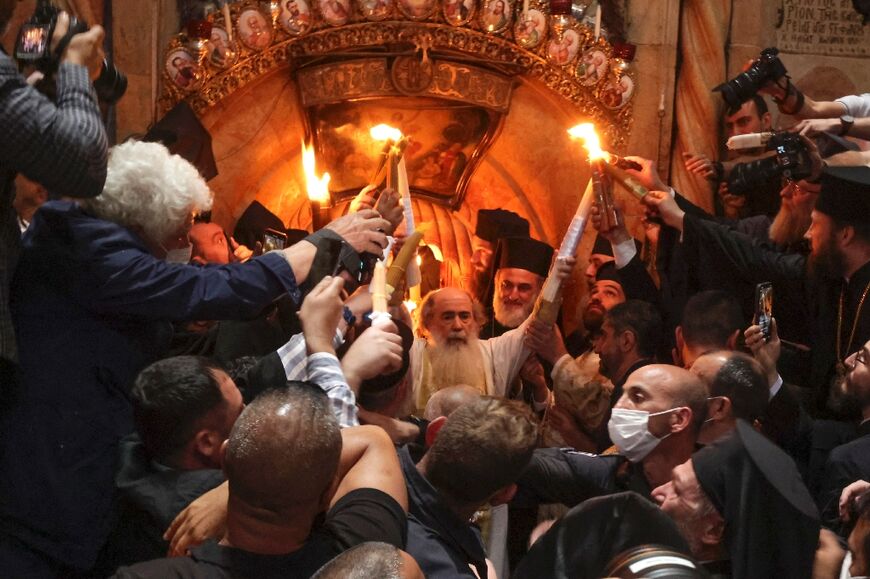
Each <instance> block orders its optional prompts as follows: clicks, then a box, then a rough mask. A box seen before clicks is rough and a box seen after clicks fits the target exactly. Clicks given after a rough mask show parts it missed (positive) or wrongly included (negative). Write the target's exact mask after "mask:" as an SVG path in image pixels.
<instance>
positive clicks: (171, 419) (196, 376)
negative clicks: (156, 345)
mask: <svg viewBox="0 0 870 579" xmlns="http://www.w3.org/2000/svg"><path fill="white" fill-rule="evenodd" d="M222 371H223V369H222V368H221V367H220V366H219V365H218V364H217V363H216V362H213V361H212V360H209V359H207V358H202V357H200V356H175V357H173V358H166V359H164V360H160V361H158V362H155V363H153V364H151V365H150V366H148V367H147V368H145V369H144V370H142V371H141V372H140V373H139V376H137V377H136V381H135V382H134V384H133V389H132V391H131V393H130V396H131V398H132V402H133V417H134V420H135V422H136V429H137V431H138V432H139V436H140V437H141V438H142V442H143V444H144V445H145V450H147V451H148V453H149V454H150V455H151V457H152V458H153V459H155V460H158V461H161V462H165V461H168V460H169V459H171V458H173V457H174V456H175V454H176V453H177V452H178V451H180V450H181V449H182V448H184V446H185V445H187V443H188V442H189V441H190V439H191V437H193V435H194V434H195V433H196V431H197V429H198V428H199V426H200V425H199V421H200V419H202V418H203V417H204V416H205V415H207V414H208V413H209V412H211V411H212V410H214V409H215V408H218V407H219V406H220V405H222V404H224V397H223V394H222V393H221V389H220V384H219V383H218V380H217V374H216V373H217V372H222Z"/></svg>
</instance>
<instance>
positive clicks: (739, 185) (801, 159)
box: [728, 132, 812, 195]
mask: <svg viewBox="0 0 870 579" xmlns="http://www.w3.org/2000/svg"><path fill="white" fill-rule="evenodd" d="M760 146H764V147H765V149H767V150H768V151H773V152H774V154H773V155H771V156H768V157H764V158H761V159H756V160H754V161H749V162H748V163H739V164H737V165H735V166H734V167H733V168H732V169H731V172H730V173H729V174H728V192H729V193H731V194H733V195H746V194H747V193H749V192H750V191H752V190H753V189H756V188H757V187H758V186H759V184H762V183H765V182H767V181H768V180H769V179H771V178H773V177H774V176H780V177H785V178H786V179H791V180H793V181H798V180H800V179H805V178H807V177H809V176H810V174H811V173H812V158H811V157H810V153H809V151H808V150H807V147H806V145H805V144H804V142H803V141H802V140H801V137H800V135H798V134H797V133H789V132H781V133H753V134H750V135H739V136H737V137H732V138H731V139H729V140H728V148H729V149H745V148H755V147H760Z"/></svg>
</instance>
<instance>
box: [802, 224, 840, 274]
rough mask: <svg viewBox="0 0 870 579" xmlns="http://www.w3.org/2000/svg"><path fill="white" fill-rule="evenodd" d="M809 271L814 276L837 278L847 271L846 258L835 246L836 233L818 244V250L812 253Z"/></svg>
mask: <svg viewBox="0 0 870 579" xmlns="http://www.w3.org/2000/svg"><path fill="white" fill-rule="evenodd" d="M808 263H809V271H810V274H811V275H812V276H813V277H816V278H828V279H837V278H841V277H843V274H844V273H845V271H846V260H845V258H844V257H843V253H842V252H841V251H840V250H839V249H837V248H836V247H835V246H834V233H833V232H831V235H830V237H828V239H826V240H824V242H823V243H822V244H820V245H819V246H818V250H816V251H814V252H813V253H811V254H810V258H809V261H808Z"/></svg>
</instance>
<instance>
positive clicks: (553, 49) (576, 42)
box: [547, 28, 580, 64]
mask: <svg viewBox="0 0 870 579" xmlns="http://www.w3.org/2000/svg"><path fill="white" fill-rule="evenodd" d="M579 49H580V35H579V34H578V33H577V31H576V30H573V29H571V28H569V29H567V30H564V31H562V34H561V35H557V36H554V37H553V38H552V39H551V40H550V42H549V43H548V44H547V58H549V59H550V62H552V63H553V64H568V63H569V62H571V61H572V60H574V59H575V58H576V57H577V52H578V50H579Z"/></svg>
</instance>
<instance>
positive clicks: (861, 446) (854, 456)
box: [828, 434, 870, 474]
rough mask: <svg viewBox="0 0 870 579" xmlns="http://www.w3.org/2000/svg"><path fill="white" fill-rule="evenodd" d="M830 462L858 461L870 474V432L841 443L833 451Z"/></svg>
mask: <svg viewBox="0 0 870 579" xmlns="http://www.w3.org/2000/svg"><path fill="white" fill-rule="evenodd" d="M828 460H829V462H830V463H832V464H836V463H846V462H851V463H856V464H859V465H861V466H862V467H863V470H866V471H867V473H868V474H870V434H865V435H864V436H859V437H858V438H856V439H855V440H852V441H850V442H847V443H846V444H841V445H840V446H837V447H836V448H834V449H833V450H832V451H831V455H830V458H829V459H828Z"/></svg>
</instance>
